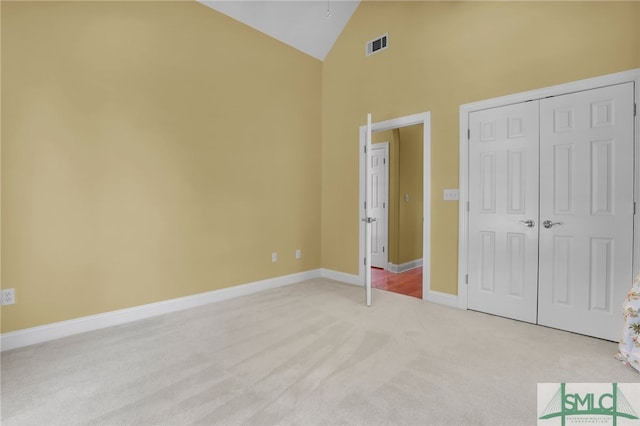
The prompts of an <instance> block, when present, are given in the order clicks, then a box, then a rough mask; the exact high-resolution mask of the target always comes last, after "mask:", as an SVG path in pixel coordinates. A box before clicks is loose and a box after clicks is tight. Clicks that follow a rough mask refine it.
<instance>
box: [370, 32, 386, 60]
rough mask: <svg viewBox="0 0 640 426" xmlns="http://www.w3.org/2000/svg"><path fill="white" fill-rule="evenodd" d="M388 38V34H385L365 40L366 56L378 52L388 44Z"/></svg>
mask: <svg viewBox="0 0 640 426" xmlns="http://www.w3.org/2000/svg"><path fill="white" fill-rule="evenodd" d="M388 38H389V34H385V35H383V36H380V37H378V38H376V39H374V40H371V41H369V42H367V56H369V55H373V54H374V53H378V52H379V51H381V50H384V49H386V48H387V46H388V43H387V39H388Z"/></svg>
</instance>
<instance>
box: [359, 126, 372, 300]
mask: <svg viewBox="0 0 640 426" xmlns="http://www.w3.org/2000/svg"><path fill="white" fill-rule="evenodd" d="M364 157H365V158H364V163H365V176H369V175H370V174H371V114H367V131H366V138H365V146H364ZM371 198H372V187H371V182H369V179H365V198H364V199H365V208H364V212H365V217H364V218H362V220H363V221H364V222H365V227H364V228H365V231H364V239H365V242H364V247H365V252H364V253H365V254H364V255H365V258H364V259H365V268H364V269H365V271H364V288H365V298H366V303H367V306H371V224H372V222H374V221H375V218H372V217H371Z"/></svg>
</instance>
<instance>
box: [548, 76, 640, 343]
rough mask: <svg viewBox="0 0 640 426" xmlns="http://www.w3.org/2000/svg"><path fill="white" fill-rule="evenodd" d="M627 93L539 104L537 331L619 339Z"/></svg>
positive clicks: (628, 191)
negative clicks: (547, 328) (543, 328)
mask: <svg viewBox="0 0 640 426" xmlns="http://www.w3.org/2000/svg"><path fill="white" fill-rule="evenodd" d="M633 89H634V88H633V83H625V84H619V85H615V86H610V87H604V88H599V89H593V90H589V91H584V92H578V93H572V94H567V95H563V96H556V97H553V98H549V99H543V100H541V101H540V125H541V127H540V132H541V134H540V220H541V223H540V234H539V235H540V272H539V274H540V276H539V280H540V285H539V288H540V291H539V301H538V305H539V311H538V315H539V318H538V322H539V323H540V324H542V325H547V326H551V327H556V328H561V329H563V330H569V331H574V332H577V333H582V334H588V335H590V336H594V337H600V338H604V339H609V340H617V339H618V338H619V337H620V332H621V330H622V324H623V322H622V316H621V313H620V305H621V303H622V302H623V301H624V299H625V296H626V294H627V291H628V290H629V288H630V283H631V282H632V280H633V271H632V255H633V214H634V212H633V210H634V205H633V202H634V200H633V198H634V197H633V156H634V149H633V105H634V93H633ZM545 221H548V225H547V226H548V227H545V226H544V225H543V222H545ZM554 224H555V225H554Z"/></svg>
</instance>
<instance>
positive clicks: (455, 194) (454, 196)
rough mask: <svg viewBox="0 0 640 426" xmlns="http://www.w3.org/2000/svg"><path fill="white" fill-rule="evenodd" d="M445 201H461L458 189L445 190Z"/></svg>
mask: <svg viewBox="0 0 640 426" xmlns="http://www.w3.org/2000/svg"><path fill="white" fill-rule="evenodd" d="M444 199H445V201H452V200H459V199H460V193H459V191H458V190H457V189H445V190H444Z"/></svg>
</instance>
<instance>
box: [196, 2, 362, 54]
mask: <svg viewBox="0 0 640 426" xmlns="http://www.w3.org/2000/svg"><path fill="white" fill-rule="evenodd" d="M200 3H202V4H204V5H205V6H208V7H210V8H212V9H214V10H217V11H218V12H220V13H223V14H225V15H227V16H230V17H231V18H233V19H236V20H238V21H240V22H242V23H244V24H246V25H249V26H250V27H253V28H255V29H257V30H258V31H261V32H263V33H265V34H267V35H269V36H271V37H273V38H275V39H277V40H280V41H281V42H283V43H286V44H288V45H289V46H292V47H295V48H296V49H298V50H301V51H302V52H304V53H306V54H308V55H311V56H313V57H314V58H316V59H319V60H321V61H323V60H324V58H325V57H326V56H327V54H328V53H329V51H330V50H331V47H333V44H334V43H335V41H336V40H337V39H338V36H339V35H340V33H341V32H342V30H343V28H344V27H345V25H346V24H347V22H349V19H350V18H351V15H352V14H353V12H354V11H355V10H356V8H357V7H358V4H360V0H297V1H296V0H294V1H274V0H252V1H243V0H235V1H226V0H200Z"/></svg>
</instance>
